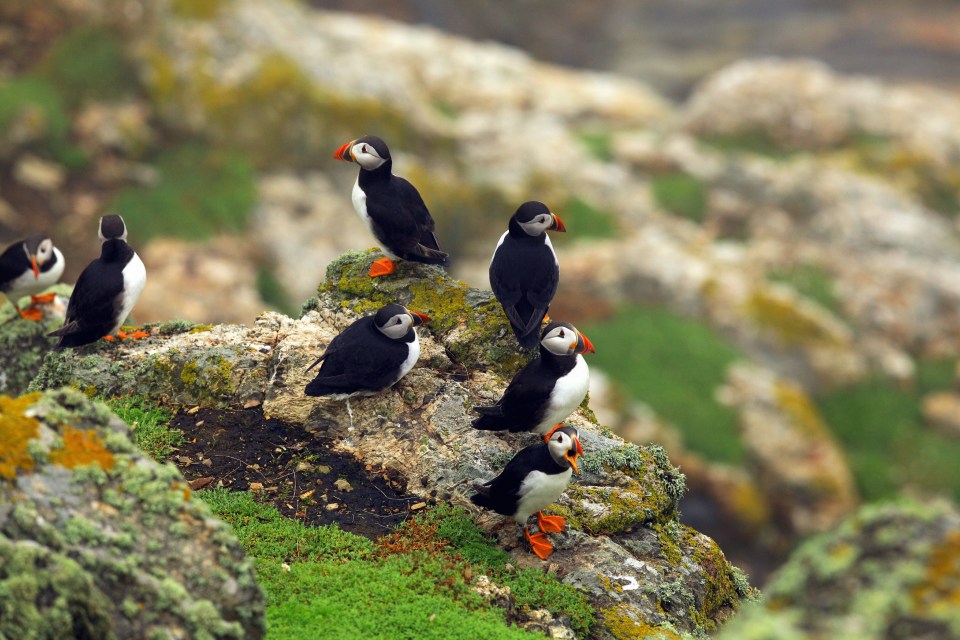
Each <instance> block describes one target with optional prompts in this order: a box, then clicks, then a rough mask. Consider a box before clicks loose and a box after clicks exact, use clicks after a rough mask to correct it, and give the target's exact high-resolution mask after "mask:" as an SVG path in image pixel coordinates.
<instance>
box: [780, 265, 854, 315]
mask: <svg viewBox="0 0 960 640" xmlns="http://www.w3.org/2000/svg"><path fill="white" fill-rule="evenodd" d="M767 279H768V280H770V281H771V282H780V283H783V284H787V285H789V286H791V287H793V289H794V290H795V291H797V293H799V294H800V295H802V296H804V297H806V298H809V299H811V300H813V301H814V302H816V303H818V304H820V305H821V306H822V307H823V308H825V309H827V310H829V311H831V312H833V313H839V311H840V301H839V300H838V299H837V295H836V292H835V291H834V285H835V282H834V278H833V277H832V276H831V274H830V273H829V272H828V271H826V270H825V269H824V268H822V267H820V266H818V265H815V264H798V265H793V266H790V267H781V268H777V269H773V270H771V271H770V272H769V273H768V274H767Z"/></svg>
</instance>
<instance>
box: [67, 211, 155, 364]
mask: <svg viewBox="0 0 960 640" xmlns="http://www.w3.org/2000/svg"><path fill="white" fill-rule="evenodd" d="M98 235H99V236H100V257H99V258H97V259H96V260H94V261H93V262H91V263H90V264H88V265H87V267H86V268H85V269H84V270H83V271H82V272H81V273H80V277H79V278H77V284H76V285H75V286H74V288H73V294H71V296H70V302H69V303H68V304H67V317H66V320H65V321H64V324H63V326H62V327H60V328H59V329H57V330H56V331H54V332H52V333H50V334H49V335H51V336H58V337H59V338H60V340H59V341H58V342H57V344H56V346H54V349H57V350H60V349H66V348H68V347H79V346H82V345H85V344H90V343H91V342H96V341H97V340H99V339H100V338H104V337H105V338H107V339H108V340H112V339H113V336H112V334H113V333H117V336H118V337H119V338H143V337H146V336H148V335H149V334H147V333H144V332H143V331H135V332H132V333H124V332H123V331H120V327H121V326H122V325H123V322H124V320H126V319H127V316H129V315H130V312H131V311H132V310H133V307H134V305H136V304H137V300H138V299H139V298H140V294H141V293H143V287H144V286H145V285H146V284H147V270H146V269H145V268H144V266H143V261H141V260H140V256H138V255H137V252H136V251H134V250H133V248H132V247H131V246H130V245H129V244H127V226H126V225H125V224H124V222H123V218H121V217H120V216H103V217H102V218H100V229H99V231H98Z"/></svg>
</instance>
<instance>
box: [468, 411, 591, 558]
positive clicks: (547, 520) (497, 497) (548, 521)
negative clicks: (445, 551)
mask: <svg viewBox="0 0 960 640" xmlns="http://www.w3.org/2000/svg"><path fill="white" fill-rule="evenodd" d="M580 455H583V447H582V446H581V445H580V433H579V432H578V431H577V430H576V429H575V428H573V427H570V426H566V425H562V424H558V425H557V428H556V429H554V430H553V434H552V435H551V436H550V438H549V439H548V440H547V441H546V442H541V443H538V444H533V445H530V446H529V447H526V448H525V449H522V450H521V451H520V452H519V453H517V455H515V456H514V457H513V459H512V460H510V462H508V463H507V466H506V467H504V468H503V471H502V472H501V473H500V475H498V476H497V477H496V478H494V479H493V480H490V481H488V482H484V483H482V484H480V483H477V484H474V486H473V488H474V489H475V490H476V492H477V493H476V494H474V495H473V496H471V497H470V500H471V502H473V503H474V504H475V505H477V506H479V507H483V508H485V509H491V510H493V511H496V512H497V513H499V514H501V515H505V516H511V517H513V519H514V520H516V521H517V524H518V525H519V526H520V527H523V535H524V537H526V539H527V542H529V543H530V547H531V548H532V549H533V552H534V553H535V554H537V556H538V557H540V558H541V559H543V560H546V559H547V558H548V557H550V554H551V553H553V545H552V544H551V543H550V541H549V540H548V539H547V536H546V534H547V533H559V532H560V531H563V530H564V528H565V527H566V526H567V521H566V520H565V519H564V518H563V517H562V516H545V515H543V514H542V513H541V510H542V509H545V508H546V507H547V506H549V505H550V504H551V503H553V502H554V501H555V500H556V499H557V498H559V497H560V494H562V493H563V491H564V489H566V487H567V483H569V482H570V478H571V476H572V475H573V474H574V473H577V456H580ZM534 513H536V514H537V526H538V527H539V528H540V531H539V532H537V533H535V534H533V535H531V534H530V531H529V529H528V528H527V520H528V519H529V518H530V516H531V515H533V514H534Z"/></svg>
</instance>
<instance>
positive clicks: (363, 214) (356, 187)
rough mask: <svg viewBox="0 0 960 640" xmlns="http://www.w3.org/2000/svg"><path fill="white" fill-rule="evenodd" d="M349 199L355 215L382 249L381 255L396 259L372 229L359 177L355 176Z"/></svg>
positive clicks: (365, 195) (371, 221) (365, 197)
mask: <svg viewBox="0 0 960 640" xmlns="http://www.w3.org/2000/svg"><path fill="white" fill-rule="evenodd" d="M351 200H352V201H353V209H354V211H356V212H357V215H358V216H360V219H361V220H363V224H364V225H366V227H367V231H369V232H370V235H372V236H373V237H374V239H375V240H376V241H377V243H378V244H379V245H380V250H381V251H383V255H385V256H387V257H388V258H390V259H391V260H396V259H397V255H396V254H394V253H393V252H392V251H390V250H389V249H387V248H386V247H385V246H383V241H382V240H380V238H378V237H377V234H376V232H375V231H374V230H373V220H372V219H371V218H370V214H369V213H367V194H366V193H364V191H363V189H361V188H360V178H357V181H356V182H354V183H353V193H352V194H351Z"/></svg>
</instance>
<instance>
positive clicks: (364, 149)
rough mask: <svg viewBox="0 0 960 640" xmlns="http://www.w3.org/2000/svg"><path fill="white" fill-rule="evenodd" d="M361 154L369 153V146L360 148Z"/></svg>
mask: <svg viewBox="0 0 960 640" xmlns="http://www.w3.org/2000/svg"><path fill="white" fill-rule="evenodd" d="M360 152H361V153H367V145H363V146H362V147H360Z"/></svg>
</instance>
